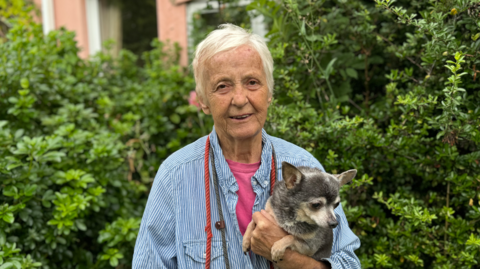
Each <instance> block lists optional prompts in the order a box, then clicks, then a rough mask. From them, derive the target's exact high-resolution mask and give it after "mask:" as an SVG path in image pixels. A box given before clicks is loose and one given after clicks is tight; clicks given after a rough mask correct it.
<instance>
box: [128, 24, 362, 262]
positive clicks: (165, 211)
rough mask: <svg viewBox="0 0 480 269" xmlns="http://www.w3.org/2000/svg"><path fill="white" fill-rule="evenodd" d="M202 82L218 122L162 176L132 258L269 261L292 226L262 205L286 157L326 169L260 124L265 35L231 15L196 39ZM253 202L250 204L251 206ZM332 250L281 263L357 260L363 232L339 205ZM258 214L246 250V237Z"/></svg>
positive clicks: (207, 107) (267, 89) (268, 95)
mask: <svg viewBox="0 0 480 269" xmlns="http://www.w3.org/2000/svg"><path fill="white" fill-rule="evenodd" d="M193 68H194V73H195V80H196V82H197V86H196V92H197V94H198V97H199V103H200V105H201V108H202V110H203V111H204V112H205V113H206V114H211V115H212V117H213V120H214V128H213V130H212V132H211V133H210V135H208V136H206V137H202V138H200V139H199V140H197V141H196V142H194V143H192V144H190V145H188V146H186V147H184V148H182V149H181V150H179V151H177V152H175V153H174V154H172V155H171V156H170V157H169V158H168V159H167V160H165V161H164V162H163V164H162V165H161V166H160V169H159V171H158V173H157V175H156V177H155V181H154V183H153V187H152V190H151V193H150V197H149V199H148V203H147V207H146V209H145V213H144V215H143V219H142V224H141V227H140V232H139V234H138V238H137V242H136V246H135V254H134V258H133V268H136V269H154V268H265V269H267V268H270V266H271V265H270V262H269V260H270V259H271V256H270V249H271V247H272V245H273V243H274V242H276V241H277V240H279V239H281V238H282V237H284V236H285V235H286V233H285V232H284V231H283V230H282V229H281V228H280V227H278V226H277V225H276V223H275V221H272V219H271V218H270V217H269V215H268V214H267V213H266V212H265V211H263V210H262V209H263V208H264V206H265V203H266V201H267V199H268V197H269V196H270V191H271V186H272V185H273V184H274V182H275V180H278V181H279V180H282V179H281V169H282V168H281V167H277V166H276V164H281V163H282V161H287V162H289V163H291V164H293V165H296V166H301V165H302V166H311V167H317V168H320V169H322V170H323V167H322V166H321V164H320V163H319V162H318V161H317V160H316V159H315V158H314V157H313V156H312V155H311V154H309V153H308V152H307V151H305V150H303V149H301V148H299V147H297V146H295V145H294V144H291V143H289V142H287V141H284V140H282V139H279V138H275V137H271V136H269V135H268V134H267V133H266V132H265V130H263V126H264V124H265V120H266V118H267V110H268V107H269V105H270V103H271V101H272V94H273V74H272V72H273V60H272V56H271V55H270V52H269V50H268V48H267V46H266V44H265V42H264V41H263V40H262V39H261V38H260V37H259V36H257V35H255V34H250V33H248V32H247V31H245V30H243V29H242V28H240V27H237V26H234V25H230V24H226V25H221V26H220V29H218V30H215V31H213V32H211V33H210V34H209V35H208V37H207V38H206V39H205V40H204V41H203V42H202V43H200V44H199V45H198V48H197V51H196V54H195V59H194V60H193ZM252 212H253V213H252ZM335 213H336V215H337V216H336V217H337V220H338V222H339V225H338V226H337V227H336V228H335V229H334V244H333V249H332V256H331V257H330V258H329V259H325V260H323V261H316V260H314V259H312V258H310V257H307V256H304V255H301V254H299V253H297V252H294V251H291V250H287V251H286V252H285V256H284V258H283V260H282V261H280V262H279V263H278V264H277V266H278V267H280V268H295V269H298V268H360V263H359V260H358V258H357V257H356V255H355V253H354V250H355V249H357V248H358V247H359V246H360V241H359V239H358V237H357V236H355V234H353V233H352V231H351V230H350V228H349V227H348V222H347V220H346V217H345V214H344V212H343V210H342V206H341V205H340V206H338V207H337V208H336V209H335ZM252 218H253V220H254V221H255V223H256V224H257V226H256V228H255V230H254V232H253V236H252V241H251V242H252V248H251V252H250V253H248V255H244V253H243V252H242V239H243V234H244V232H245V229H246V227H247V225H248V223H249V222H250V221H251V220H252Z"/></svg>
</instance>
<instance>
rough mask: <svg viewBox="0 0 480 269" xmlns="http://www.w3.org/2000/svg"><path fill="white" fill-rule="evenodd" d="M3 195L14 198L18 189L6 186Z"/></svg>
mask: <svg viewBox="0 0 480 269" xmlns="http://www.w3.org/2000/svg"><path fill="white" fill-rule="evenodd" d="M3 195H5V196H8V197H12V196H16V195H18V189H17V187H15V186H13V185H10V186H7V187H6V188H5V189H3Z"/></svg>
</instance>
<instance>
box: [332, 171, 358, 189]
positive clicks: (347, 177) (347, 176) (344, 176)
mask: <svg viewBox="0 0 480 269" xmlns="http://www.w3.org/2000/svg"><path fill="white" fill-rule="evenodd" d="M356 175H357V170H356V169H351V170H348V171H345V172H343V173H341V174H338V175H334V176H335V177H336V178H338V181H340V187H341V186H343V185H345V184H347V183H350V181H352V179H353V178H354V177H355V176H356Z"/></svg>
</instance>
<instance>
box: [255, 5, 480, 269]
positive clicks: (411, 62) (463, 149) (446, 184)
mask: <svg viewBox="0 0 480 269" xmlns="http://www.w3.org/2000/svg"><path fill="white" fill-rule="evenodd" d="M247 9H250V10H254V12H257V13H260V14H263V15H264V16H265V17H267V18H269V19H270V20H271V21H272V23H271V24H270V32H269V35H268V37H269V39H270V42H269V46H270V48H271V51H272V53H273V55H274V57H275V67H276V71H275V79H276V80H275V82H276V87H275V91H276V93H275V98H276V102H275V104H274V105H272V106H271V107H270V117H269V119H268V121H267V124H268V126H267V129H268V132H269V133H270V134H272V135H275V136H278V137H282V138H284V139H286V140H288V141H291V142H293V143H295V144H298V145H299V146H301V147H303V148H306V149H307V150H309V151H310V152H311V153H312V154H314V156H315V157H316V158H318V160H320V162H322V164H323V165H324V167H325V168H326V170H328V171H332V172H336V171H344V170H346V169H351V168H356V169H358V170H359V171H358V178H357V179H356V180H354V183H353V184H351V185H350V187H349V188H347V189H344V190H343V193H342V194H343V195H342V198H343V200H342V201H343V205H344V208H345V211H346V214H347V218H348V220H349V222H350V226H351V228H352V229H353V231H354V232H355V233H356V234H357V235H358V236H359V237H360V239H361V242H362V246H361V248H360V249H359V250H358V251H357V255H359V256H360V258H361V261H362V268H419V267H425V268H474V267H475V268H478V267H479V261H480V235H479V232H480V222H479V220H480V192H479V190H480V71H478V69H480V3H479V2H478V1H468V0H458V1H457V0H452V1H394V0H376V1H375V2H373V1H359V0H348V1H346V0H336V1H329V0H322V1H319V0H317V1H313V0H311V1H300V0H283V1H269V0H256V1H254V2H253V3H252V4H250V5H249V6H248V8H247Z"/></svg>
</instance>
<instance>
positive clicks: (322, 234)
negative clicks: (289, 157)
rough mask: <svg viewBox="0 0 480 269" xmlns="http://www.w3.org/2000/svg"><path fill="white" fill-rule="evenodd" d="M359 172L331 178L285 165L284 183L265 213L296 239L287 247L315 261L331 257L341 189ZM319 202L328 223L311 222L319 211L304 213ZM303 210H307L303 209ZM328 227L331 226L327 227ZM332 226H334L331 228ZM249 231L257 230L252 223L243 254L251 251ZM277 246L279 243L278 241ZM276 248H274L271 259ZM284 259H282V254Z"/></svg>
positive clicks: (313, 171) (318, 171)
mask: <svg viewBox="0 0 480 269" xmlns="http://www.w3.org/2000/svg"><path fill="white" fill-rule="evenodd" d="M356 172H357V171H356V170H349V171H346V172H344V173H342V174H338V175H332V174H328V173H325V172H322V171H321V170H320V169H317V168H312V167H305V166H299V167H295V166H293V165H291V164H289V163H287V162H282V176H283V182H278V183H277V184H275V186H274V189H273V194H272V196H271V197H270V198H269V199H268V201H267V205H266V210H267V212H269V213H270V214H271V215H272V216H273V217H274V219H275V221H276V222H277V224H278V225H279V226H280V227H281V228H283V229H284V230H285V231H286V232H287V233H289V234H290V235H292V236H294V238H295V239H294V240H293V242H294V243H292V244H291V245H288V246H287V247H288V248H291V249H293V250H295V251H298V252H299V253H301V254H304V255H307V256H311V257H312V258H314V259H315V260H320V259H323V258H329V257H330V256H331V252H332V245H333V228H332V227H333V226H336V224H338V222H337V220H336V217H335V215H334V213H333V209H334V208H335V205H336V204H337V203H338V202H339V201H340V200H339V190H340V188H341V186H342V185H344V184H346V183H348V182H350V181H351V180H352V179H353V177H354V176H355V175H356ZM319 199H322V201H324V204H323V206H322V207H324V210H325V212H326V213H324V214H325V217H326V219H324V218H322V220H318V219H317V220H316V221H314V220H313V219H309V218H310V217H311V216H313V214H315V213H312V212H316V211H315V210H314V209H312V208H310V209H305V206H307V205H309V204H310V205H311V201H315V200H319ZM302 206H303V208H304V209H302ZM308 210H310V211H309V212H310V213H311V214H312V215H310V216H307V215H308V214H305V211H308ZM322 216H323V215H322ZM323 221H324V222H323ZM318 222H322V223H323V225H320V224H318ZM327 223H328V225H325V224H327ZM329 225H332V227H331V226H329ZM249 229H254V223H253V221H252V223H251V225H249V228H247V232H246V233H245V237H244V245H245V247H244V251H245V249H249V239H250V238H249V237H250V236H251V235H250V234H251V231H250V232H249V231H248V230H249ZM283 239H285V237H284V238H283ZM290 242H292V241H290ZM277 243H280V242H279V241H277V242H276V244H277ZM280 245H281V244H280ZM284 246H285V245H284ZM275 247H276V246H275V244H274V246H273V247H272V257H273V252H274V251H275V250H274V249H275ZM283 251H284V250H283ZM281 256H283V252H282V255H281ZM280 260H281V259H280Z"/></svg>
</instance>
